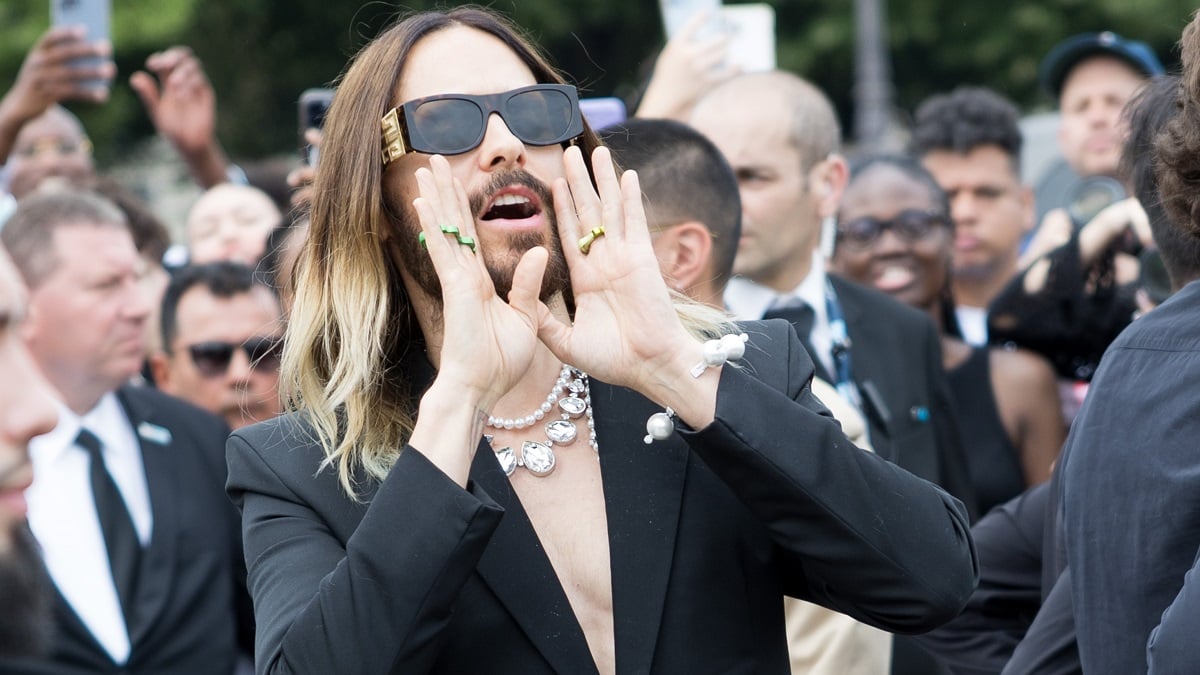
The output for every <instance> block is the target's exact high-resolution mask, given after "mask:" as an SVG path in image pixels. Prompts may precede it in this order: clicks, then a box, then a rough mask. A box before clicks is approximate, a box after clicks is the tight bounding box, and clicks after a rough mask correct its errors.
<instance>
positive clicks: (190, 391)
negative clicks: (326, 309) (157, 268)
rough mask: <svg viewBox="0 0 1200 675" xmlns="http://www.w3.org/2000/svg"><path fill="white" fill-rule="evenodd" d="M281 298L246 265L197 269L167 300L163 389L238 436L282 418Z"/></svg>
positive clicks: (181, 278) (177, 279)
mask: <svg viewBox="0 0 1200 675" xmlns="http://www.w3.org/2000/svg"><path fill="white" fill-rule="evenodd" d="M282 313H283V310H282V308H281V307H280V305H279V298H278V297H277V296H276V295H275V293H274V292H273V291H272V290H271V289H270V288H269V287H268V286H267V285H266V284H265V283H263V282H262V281H261V280H259V279H257V278H256V277H255V275H254V271H253V270H252V269H251V268H249V267H247V266H246V265H243V264H241V263H235V262H217V263H210V264H207V265H193V266H189V267H185V268H183V269H182V270H180V271H179V272H178V273H176V274H175V276H174V277H173V278H172V279H171V282H170V284H169V285H168V286H167V291H166V294H165V295H164V296H163V304H162V321H161V324H162V344H163V349H162V351H161V352H159V353H157V354H155V355H154V356H153V357H152V358H151V368H152V371H153V373H154V383H155V385H156V386H158V388H159V389H161V390H163V391H165V392H167V393H168V394H172V395H174V396H178V397H179V398H182V399H183V400H185V401H189V402H191V403H193V404H195V405H198V406H200V407H201V408H204V409H205V410H207V411H209V412H211V413H214V414H216V415H220V416H221V417H223V418H225V423H226V424H228V425H229V427H230V428H231V429H240V428H241V427H244V426H246V425H247V424H251V423H253V422H261V421H262V420H266V419H270V418H272V417H274V416H275V415H278V414H279V412H280V410H281V409H282V408H281V405H280V402H279V350H280V345H281V343H282V341H283V319H282Z"/></svg>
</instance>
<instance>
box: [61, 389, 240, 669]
mask: <svg viewBox="0 0 1200 675" xmlns="http://www.w3.org/2000/svg"><path fill="white" fill-rule="evenodd" d="M117 396H118V399H119V400H120V402H121V406H122V407H123V408H124V409H125V412H126V414H127V415H128V416H129V421H130V423H131V425H132V426H133V429H134V431H135V432H137V436H138V441H139V442H140V444H141V450H142V462H143V464H144V465H145V470H146V485H147V487H148V488H149V491H150V506H151V509H152V511H153V517H154V529H153V532H152V534H151V537H150V544H149V546H148V547H147V548H146V550H145V551H144V552H143V554H142V568H141V573H140V577H139V582H138V607H139V610H138V611H139V613H140V614H139V616H140V618H139V619H138V621H137V622H136V623H135V625H134V626H133V627H132V628H131V632H132V635H131V636H130V639H131V643H132V651H131V654H130V658H129V662H128V663H127V664H126V665H125V666H124V667H118V666H117V665H116V664H115V663H113V661H112V659H111V657H109V655H108V653H107V652H106V651H104V648H103V647H101V646H100V644H99V643H98V642H96V639H95V638H94V637H92V634H91V633H90V632H89V631H88V629H87V627H86V626H85V625H84V623H83V622H82V621H81V620H80V619H79V616H78V615H76V614H75V612H74V610H73V609H71V606H70V605H69V604H68V603H67V602H66V600H65V599H64V598H63V596H62V595H61V594H60V593H58V592H57V591H56V592H55V599H54V621H55V626H56V635H55V638H54V640H53V644H52V646H53V649H54V651H53V654H52V661H53V664H52V666H51V669H50V670H51V672H54V673H64V674H66V673H118V672H119V673H172V674H176V673H177V674H179V675H187V674H190V673H195V674H196V675H212V674H214V673H215V674H225V673H231V672H233V668H234V663H235V661H236V659H237V655H238V642H239V640H240V641H242V642H243V643H250V642H252V641H253V618H252V609H251V608H250V606H249V596H248V595H247V594H246V591H245V580H244V574H245V572H244V570H245V568H244V566H243V562H242V557H241V542H240V538H239V536H238V531H239V524H238V516H237V511H236V510H235V509H234V508H233V507H232V505H231V504H230V503H229V500H228V499H227V498H226V496H225V495H224V493H223V491H222V489H221V488H222V485H223V482H224V479H225V464H224V462H223V461H222V453H221V450H222V447H223V445H224V441H225V438H226V437H227V436H228V427H226V426H225V423H224V422H223V421H221V420H220V419H219V418H217V417H215V416H213V415H210V414H209V413H207V412H204V411H202V410H200V409H199V408H196V407H195V406H192V405H190V404H188V403H185V402H183V401H180V400H178V399H176V398H173V397H171V396H167V395H166V394H163V393H161V392H159V391H157V390H155V389H152V388H149V387H137V386H126V387H123V388H121V389H120V390H119V391H118V392H117ZM144 424H147V425H153V427H145V426H142V425H144ZM154 427H159V428H161V429H165V430H167V431H168V432H169V439H167V438H166V437H165V436H164V435H163V434H161V433H160V432H158V431H156V430H155V429H154ZM143 430H144V432H143ZM239 577H240V578H239Z"/></svg>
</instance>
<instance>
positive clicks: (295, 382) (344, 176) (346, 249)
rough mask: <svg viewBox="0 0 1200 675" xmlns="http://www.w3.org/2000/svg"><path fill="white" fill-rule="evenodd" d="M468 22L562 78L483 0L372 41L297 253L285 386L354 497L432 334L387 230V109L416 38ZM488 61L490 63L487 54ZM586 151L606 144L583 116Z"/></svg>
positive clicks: (383, 453) (354, 74) (347, 91)
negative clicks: (412, 363)
mask: <svg viewBox="0 0 1200 675" xmlns="http://www.w3.org/2000/svg"><path fill="white" fill-rule="evenodd" d="M453 26H467V27H470V28H475V29H477V30H480V31H483V32H485V33H488V34H490V35H493V36H495V37H497V38H499V39H500V40H502V41H503V42H504V43H505V44H507V45H508V46H509V48H511V49H512V50H513V52H514V53H515V54H516V55H517V56H518V57H519V58H520V59H521V60H522V61H523V62H524V63H525V64H526V65H527V66H528V67H529V69H530V70H531V71H532V72H533V75H534V77H535V78H536V80H537V81H538V82H547V83H556V84H563V83H565V80H564V78H563V77H562V75H560V74H559V73H558V72H557V71H556V70H555V69H554V68H553V67H552V66H551V65H550V64H549V63H548V62H547V60H546V59H545V58H544V57H543V56H542V55H541V54H540V53H539V52H538V50H537V48H535V47H534V46H533V45H532V44H531V43H530V42H529V40H527V39H526V38H525V37H524V36H523V35H521V33H520V32H519V31H518V30H517V29H516V28H515V27H514V26H512V25H511V24H510V23H509V22H507V21H506V20H505V19H503V18H501V17H500V16H497V15H496V14H494V13H492V12H490V11H488V10H485V9H482V8H479V7H460V8H456V9H453V10H450V11H446V12H422V13H419V14H413V15H410V16H408V17H407V18H404V19H402V20H400V21H399V22H397V23H395V24H394V25H392V26H391V27H390V28H388V29H387V30H385V31H384V32H383V33H382V34H381V35H379V36H378V37H376V38H375V39H374V40H372V41H371V43H370V44H368V45H367V46H366V47H364V48H363V49H362V50H361V51H360V52H359V53H358V55H357V56H355V58H354V59H353V60H352V62H351V63H350V65H349V67H348V68H347V70H346V71H345V72H344V73H343V75H342V77H341V79H340V83H339V85H338V88H337V94H336V95H335V96H334V100H333V103H332V105H331V106H330V108H329V112H328V115H327V116H326V120H325V130H324V139H323V142H322V147H321V163H320V167H319V169H318V170H317V175H316V178H315V181H314V184H313V198H312V205H311V211H310V220H311V225H310V230H309V235H308V239H307V241H306V243H305V245H304V248H303V250H302V251H301V253H300V256H299V258H298V260H297V269H296V277H295V278H296V291H295V304H294V306H293V309H292V314H291V318H290V321H289V330H288V336H287V339H286V342H285V346H284V351H283V363H282V369H281V378H280V388H281V392H282V394H283V396H284V399H285V401H286V402H287V405H288V407H290V408H292V409H294V410H301V411H304V413H305V414H306V415H307V418H308V420H309V422H310V423H311V427H312V429H313V431H314V432H315V434H316V436H317V440H319V442H320V443H321V445H322V447H323V448H324V450H325V454H326V464H327V465H333V466H336V469H337V472H338V475H339V478H340V480H341V483H342V487H343V488H344V489H345V491H346V492H347V494H349V495H351V496H356V489H355V484H354V476H355V475H358V471H359V470H360V469H361V470H363V471H365V474H366V476H367V477H369V478H374V479H379V480H382V479H383V478H384V477H385V476H386V475H387V473H388V471H389V470H390V469H391V466H392V464H393V463H394V462H395V460H396V458H397V457H398V456H399V453H400V449H401V448H403V447H404V443H405V442H406V440H407V439H408V437H409V436H410V435H411V433H412V428H413V424H414V422H415V413H416V411H415V407H414V405H413V398H412V396H413V393H414V392H413V391H412V383H411V382H409V381H408V380H407V379H406V373H403V372H400V370H401V369H400V368H398V367H397V365H398V362H399V360H400V357H401V356H402V355H403V354H404V352H405V350H406V349H409V348H411V347H412V346H413V345H420V344H421V343H422V342H423V339H422V337H421V334H420V332H419V327H418V325H417V322H416V319H415V317H414V316H413V314H412V311H413V310H412V306H411V304H410V303H409V299H408V296H407V293H406V292H405V289H404V285H403V283H402V281H401V277H400V274H399V272H398V270H397V268H396V263H395V262H394V261H393V260H392V259H391V256H390V255H389V254H388V252H387V249H386V246H385V244H384V238H383V234H384V233H385V232H388V231H403V230H402V229H401V228H399V227H398V226H399V225H400V224H399V223H397V222H395V219H397V218H399V217H402V214H391V213H388V210H387V209H386V208H385V206H384V194H383V185H382V177H383V168H384V167H383V163H382V160H381V156H380V150H381V147H382V146H381V143H382V134H381V130H380V122H379V120H380V118H381V117H382V116H383V114H384V113H385V112H386V111H387V110H388V109H389V108H390V107H391V106H392V103H391V99H392V96H393V92H395V91H397V89H398V84H399V80H400V77H401V72H402V71H403V68H404V64H405V62H406V60H407V58H408V55H409V52H410V51H411V50H412V48H413V46H414V45H416V43H417V42H418V41H419V40H420V39H421V38H423V37H425V36H426V35H429V34H431V33H434V32H437V31H440V30H444V29H446V28H450V27H453ZM481 65H483V64H481ZM577 143H578V144H579V145H580V146H581V149H582V150H583V151H584V154H585V156H591V152H592V150H593V149H595V148H596V147H597V146H598V145H599V140H598V138H597V137H596V135H595V133H594V132H593V131H592V130H591V129H590V128H589V127H587V126H586V123H585V130H584V133H583V136H582V137H581V138H579V139H578V141H577Z"/></svg>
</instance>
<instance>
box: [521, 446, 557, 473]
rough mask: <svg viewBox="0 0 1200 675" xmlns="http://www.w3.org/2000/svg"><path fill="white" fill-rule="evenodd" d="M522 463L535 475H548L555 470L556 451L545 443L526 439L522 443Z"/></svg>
mask: <svg viewBox="0 0 1200 675" xmlns="http://www.w3.org/2000/svg"><path fill="white" fill-rule="evenodd" d="M521 464H522V465H523V466H524V467H525V468H526V469H529V472H530V473H532V474H533V475H535V476H548V475H550V472H551V471H554V451H553V450H551V449H550V446H548V445H546V444H545V443H537V442H535V441H525V443H524V444H522V445H521Z"/></svg>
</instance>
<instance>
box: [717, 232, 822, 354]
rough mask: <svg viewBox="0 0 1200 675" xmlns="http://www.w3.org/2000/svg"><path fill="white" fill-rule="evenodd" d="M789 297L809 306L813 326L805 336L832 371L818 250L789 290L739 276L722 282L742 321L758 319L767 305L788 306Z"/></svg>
mask: <svg viewBox="0 0 1200 675" xmlns="http://www.w3.org/2000/svg"><path fill="white" fill-rule="evenodd" d="M791 298H798V299H800V300H803V301H804V302H806V303H808V306H809V307H812V310H813V328H812V333H811V334H810V335H808V339H809V343H810V344H811V345H812V346H813V349H814V350H816V352H817V353H816V354H815V355H813V356H814V357H815V358H819V359H820V360H821V365H823V366H825V372H827V373H830V374H833V373H834V372H835V368H834V364H833V334H832V333H831V332H830V329H829V311H828V307H827V305H826V298H825V259H824V258H823V257H822V256H821V254H820V252H819V251H813V257H812V267H810V268H809V270H808V276H806V277H804V281H801V282H800V285H799V286H797V287H796V288H794V289H792V290H791V291H790V292H788V293H779V292H777V291H775V290H774V289H771V288H767V287H766V286H761V285H759V284H756V283H754V282H753V281H750V280H749V279H747V278H745V277H740V276H735V277H733V278H732V279H730V280H729V284H728V285H726V286H725V306H726V307H728V308H729V311H730V312H731V313H733V315H734V316H736V317H737V318H739V319H741V320H743V321H753V320H756V319H761V318H762V317H763V314H765V313H766V312H767V310H768V309H771V308H772V307H780V306H787V304H788V301H789V300H790V299H791ZM792 304H794V303H792ZM800 337H802V338H803V337H804V336H803V335H802V336H800Z"/></svg>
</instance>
